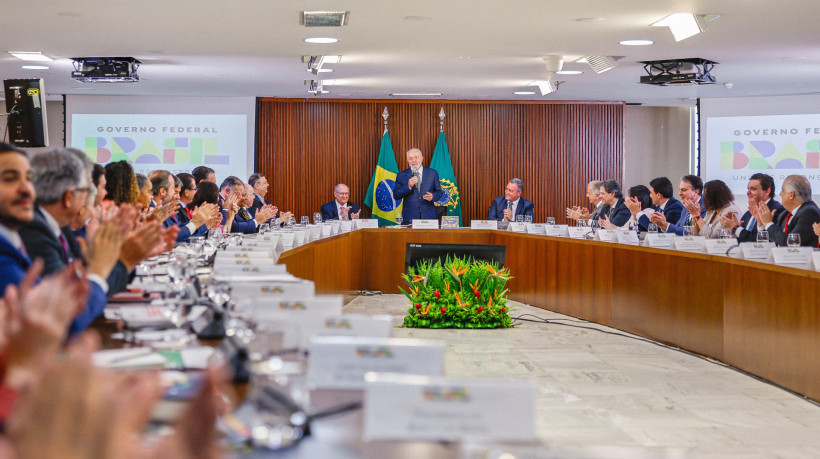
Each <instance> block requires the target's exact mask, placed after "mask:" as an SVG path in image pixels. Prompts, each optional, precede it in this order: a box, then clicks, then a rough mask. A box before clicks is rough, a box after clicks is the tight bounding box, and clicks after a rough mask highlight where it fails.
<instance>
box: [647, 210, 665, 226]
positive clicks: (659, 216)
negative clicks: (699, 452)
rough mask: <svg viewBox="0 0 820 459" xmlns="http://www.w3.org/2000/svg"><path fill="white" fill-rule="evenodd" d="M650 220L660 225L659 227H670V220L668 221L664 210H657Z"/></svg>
mask: <svg viewBox="0 0 820 459" xmlns="http://www.w3.org/2000/svg"><path fill="white" fill-rule="evenodd" d="M649 221H650V222H652V223H654V224H656V225H658V228H663V229H666V228H668V227H669V222H667V221H666V215H664V214H663V212H655V213H654V214H652V215H650V216H649Z"/></svg>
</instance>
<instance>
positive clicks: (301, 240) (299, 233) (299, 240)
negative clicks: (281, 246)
mask: <svg viewBox="0 0 820 459" xmlns="http://www.w3.org/2000/svg"><path fill="white" fill-rule="evenodd" d="M308 233H309V231H307V230H305V229H301V230H293V246H294V247H299V246H300V245H304V244H305V243H307V242H310V239H308V237H309V234H308Z"/></svg>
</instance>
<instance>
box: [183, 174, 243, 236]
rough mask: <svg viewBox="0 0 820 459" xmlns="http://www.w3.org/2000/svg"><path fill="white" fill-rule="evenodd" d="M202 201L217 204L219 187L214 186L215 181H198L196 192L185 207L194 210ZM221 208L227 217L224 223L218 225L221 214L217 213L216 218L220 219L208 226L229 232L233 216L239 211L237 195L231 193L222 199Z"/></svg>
mask: <svg viewBox="0 0 820 459" xmlns="http://www.w3.org/2000/svg"><path fill="white" fill-rule="evenodd" d="M204 203H208V204H219V187H218V186H216V184H215V183H212V182H200V183H199V185H197V187H196V193H195V194H194V198H193V199H192V200H191V202H190V203H188V205H187V206H185V207H187V208H188V209H190V210H191V211H194V210H195V209H196V208H197V207H199V206H201V205H202V204H204ZM222 204H223V207H222V210H223V211H225V214H226V216H227V219H226V220H225V224H224V225H222V227H220V225H219V223H220V222H221V217H222V214H221V213H220V214H218V215H217V218H219V219H220V221H217V222H214V224H213V225H209V226H208V227H209V228H211V227H213V228H219V229H220V232H223V233H230V232H231V226H232V225H233V220H234V217H236V213H237V212H239V204H238V202H237V195H236V194H234V193H231V194H230V195H229V196H228V197H227V198H226V199H225V200H224V201H223V203H222Z"/></svg>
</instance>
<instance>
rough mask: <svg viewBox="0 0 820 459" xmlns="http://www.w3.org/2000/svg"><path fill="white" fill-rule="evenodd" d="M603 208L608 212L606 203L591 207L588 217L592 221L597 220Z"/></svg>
mask: <svg viewBox="0 0 820 459" xmlns="http://www.w3.org/2000/svg"><path fill="white" fill-rule="evenodd" d="M604 209H606V210H607V212H608V211H609V206H607V205H606V204H602V205H601V206H600V207H598V206H595V207H593V208H592V210H591V211H590V212H589V219H590V220H592V221H596V220H598V219H599V218H601V215H602V212H603V211H604Z"/></svg>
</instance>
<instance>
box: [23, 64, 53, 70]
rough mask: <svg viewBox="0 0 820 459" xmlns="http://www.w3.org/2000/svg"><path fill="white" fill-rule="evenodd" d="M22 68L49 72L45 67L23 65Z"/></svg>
mask: <svg viewBox="0 0 820 459" xmlns="http://www.w3.org/2000/svg"><path fill="white" fill-rule="evenodd" d="M20 67H21V68H24V69H27V70H48V67H46V66H45V65H21V66H20Z"/></svg>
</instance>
